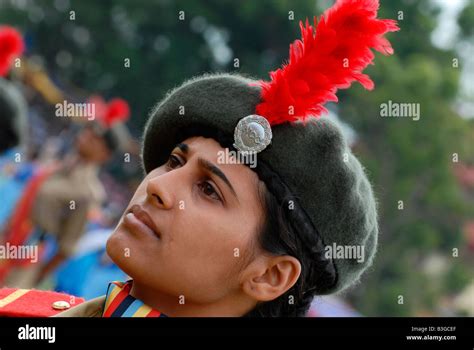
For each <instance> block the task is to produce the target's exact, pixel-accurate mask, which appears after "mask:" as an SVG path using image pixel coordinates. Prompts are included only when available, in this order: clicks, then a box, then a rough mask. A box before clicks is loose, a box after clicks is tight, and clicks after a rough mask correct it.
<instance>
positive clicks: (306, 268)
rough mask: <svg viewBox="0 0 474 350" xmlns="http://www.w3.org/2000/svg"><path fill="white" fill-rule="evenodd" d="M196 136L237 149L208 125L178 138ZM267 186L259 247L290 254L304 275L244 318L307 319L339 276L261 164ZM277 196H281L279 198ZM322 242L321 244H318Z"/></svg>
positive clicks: (188, 130)
mask: <svg viewBox="0 0 474 350" xmlns="http://www.w3.org/2000/svg"><path fill="white" fill-rule="evenodd" d="M193 136H203V137H209V138H213V139H214V140H216V141H217V142H218V143H219V144H220V145H221V147H225V148H229V149H234V148H233V146H232V141H233V140H232V139H230V138H229V136H227V135H225V134H224V133H222V132H221V131H218V130H213V129H210V128H209V127H207V126H201V125H193V126H191V127H188V128H185V129H182V130H180V131H179V133H178V135H177V139H181V140H185V139H187V138H190V137H193ZM255 171H256V173H257V175H258V177H259V179H260V180H262V181H263V182H264V183H265V185H266V186H265V187H259V197H260V200H261V203H262V206H263V208H264V212H265V220H264V223H263V226H262V228H261V232H259V235H258V238H257V241H258V243H259V245H260V247H261V248H262V249H263V250H265V251H267V252H269V253H270V254H274V255H290V256H293V257H295V258H296V259H298V261H299V262H300V264H301V274H300V277H299V278H298V280H297V281H296V283H295V284H294V285H293V287H291V288H290V289H289V290H288V291H286V292H285V293H284V294H282V295H281V296H279V297H278V298H276V299H274V300H271V301H268V302H262V303H259V304H258V305H257V306H256V307H255V308H254V309H253V310H251V311H250V312H248V313H247V314H245V315H243V316H244V317H299V316H304V315H305V314H306V313H307V311H308V309H309V307H310V305H311V302H312V300H313V298H314V296H315V295H316V294H317V292H318V291H324V290H326V289H329V288H330V287H332V285H333V283H334V281H335V279H336V276H335V271H334V270H333V269H332V268H331V267H332V262H330V261H327V260H324V259H323V253H322V252H323V243H322V240H321V239H320V237H318V236H319V235H318V233H317V231H316V230H315V229H314V228H313V227H312V224H310V223H309V222H308V220H307V219H306V218H304V213H303V209H302V208H299V207H298V208H296V210H290V208H289V207H288V205H289V201H290V200H293V201H294V202H297V200H296V198H294V197H293V195H292V194H291V192H290V191H289V189H288V188H287V187H286V186H285V185H284V184H283V183H282V182H281V180H280V179H279V177H278V176H277V175H276V174H275V173H274V172H273V171H272V170H271V169H270V168H269V167H268V166H267V165H265V164H264V163H263V162H262V161H259V162H258V165H257V168H256V169H255ZM275 194H278V196H276V195H275ZM302 235H306V236H308V235H310V236H313V237H312V241H316V243H311V244H310V245H311V247H309V246H308V244H305V241H304V240H303V239H302ZM318 239H319V241H318Z"/></svg>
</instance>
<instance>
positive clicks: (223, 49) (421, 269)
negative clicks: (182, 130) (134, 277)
mask: <svg viewBox="0 0 474 350" xmlns="http://www.w3.org/2000/svg"><path fill="white" fill-rule="evenodd" d="M331 4H332V1H323V0H320V1H316V0H304V1H303V0H296V1H295V0H293V1H288V0H265V1H230V0H225V1H217V0H198V1H173V0H152V1H145V0H135V1H126V0H102V1H91V0H45V1H39V0H37V1H35V0H0V76H1V78H0V95H1V96H0V111H1V115H0V198H1V205H0V230H1V231H0V241H1V244H2V245H3V246H6V245H7V244H11V245H34V246H37V247H39V261H38V262H36V263H31V262H30V261H27V260H25V259H7V258H3V259H0V286H6V285H8V286H14V287H22V288H32V287H35V288H44V289H55V290H57V291H63V292H67V293H70V294H74V295H77V296H82V297H85V298H86V299H90V298H93V297H96V296H99V295H102V294H104V286H106V285H107V283H108V282H109V281H111V280H124V279H125V278H126V276H125V275H124V273H123V272H121V271H120V270H119V269H118V268H117V267H116V266H115V265H114V264H113V263H112V262H111V261H110V259H109V258H108V257H107V255H106V253H105V241H106V239H107V237H108V235H109V234H110V233H111V230H112V229H113V228H114V225H115V224H116V223H117V220H118V218H119V217H120V216H121V214H122V212H123V209H124V208H125V206H126V205H127V203H128V200H129V199H130V198H131V195H132V193H133V191H134V189H135V188H136V186H137V184H138V183H139V181H140V180H141V177H142V170H141V167H140V161H139V150H140V145H139V142H140V134H141V131H142V129H143V126H144V123H145V121H146V117H147V115H148V113H149V111H150V109H151V107H152V106H153V105H154V104H155V103H156V102H157V101H158V100H159V99H160V98H161V97H163V95H164V94H165V93H166V91H167V90H169V89H170V88H172V87H174V86H176V85H177V84H178V83H180V82H182V81H183V80H185V79H187V78H189V77H192V76H194V75H197V74H201V73H203V72H208V71H212V72H216V71H227V72H229V71H230V72H234V71H235V72H239V73H242V74H249V75H251V76H253V77H257V78H261V79H266V78H267V74H268V72H269V71H271V70H274V69H276V68H277V67H278V65H279V62H282V61H284V60H285V59H287V54H288V43H290V42H292V41H293V40H294V39H296V38H297V37H299V27H298V22H299V20H304V19H305V18H307V17H308V18H312V17H313V16H314V15H319V14H320V13H322V12H323V10H324V9H325V8H327V7H329V6H330V5H331ZM380 16H381V17H382V18H393V19H397V20H398V23H399V25H400V27H401V31H400V32H399V33H397V34H396V36H395V35H393V37H392V38H391V42H392V44H393V46H394V49H395V55H394V56H392V57H390V58H389V59H385V60H378V61H377V63H376V65H375V66H373V67H370V68H369V74H370V75H371V76H372V77H373V79H374V81H375V83H376V89H375V91H374V92H372V93H367V92H366V91H364V90H363V88H362V87H360V86H356V87H354V88H352V89H350V90H344V91H341V93H340V94H339V97H340V103H339V104H337V105H335V104H330V105H329V109H330V111H331V113H330V115H329V116H326V117H329V118H335V119H337V120H339V122H340V123H341V125H342V126H343V129H344V131H345V133H346V136H347V137H348V139H349V140H350V143H351V145H352V148H353V151H354V153H356V154H357V156H358V157H360V159H361V161H362V163H363V164H364V165H365V166H366V168H367V171H368V174H369V178H370V180H371V182H372V183H373V184H374V191H375V194H376V196H377V198H378V201H379V210H380V212H379V213H380V231H381V236H380V248H379V252H378V255H377V258H376V260H375V263H374V266H373V268H371V271H370V272H369V273H367V274H366V276H365V277H364V278H363V281H362V283H361V285H360V287H358V286H356V287H355V288H353V289H351V290H350V291H349V292H347V293H344V294H343V295H341V296H337V297H323V298H316V299H315V301H314V303H313V307H312V308H311V310H310V313H309V316H357V315H366V316H430V315H433V316H460V315H469V316H474V142H473V141H474V2H473V1H469V0H464V1H463V0H455V1H451V0H449V1H448V0H444V1H443V0H397V1H388V0H385V1H384V0H382V1H381V11H380ZM65 101H67V102H68V103H78V104H82V103H88V104H90V105H93V106H94V108H95V115H96V118H95V120H93V121H90V120H87V118H84V117H83V118H80V117H79V116H73V115H62V116H61V115H58V113H57V111H58V105H57V104H64V103H65ZM388 101H393V102H396V103H416V104H418V105H419V106H420V111H421V114H420V118H419V120H414V119H412V118H383V117H381V115H380V109H381V106H382V105H383V104H385V103H388ZM63 112H64V110H63ZM71 198H72V199H71Z"/></svg>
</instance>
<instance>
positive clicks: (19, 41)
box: [0, 26, 25, 77]
mask: <svg viewBox="0 0 474 350" xmlns="http://www.w3.org/2000/svg"><path fill="white" fill-rule="evenodd" d="M24 48H25V45H24V43H23V38H22V37H21V34H20V33H19V32H18V31H17V30H16V29H14V28H12V27H10V26H2V27H0V76H2V77H3V76H5V75H7V73H8V71H9V70H10V66H11V64H12V62H13V60H14V59H15V58H16V57H18V56H20V55H21V54H22V53H23V50H24Z"/></svg>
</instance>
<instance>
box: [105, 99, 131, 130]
mask: <svg viewBox="0 0 474 350" xmlns="http://www.w3.org/2000/svg"><path fill="white" fill-rule="evenodd" d="M129 116H130V107H129V106H128V103H127V101H125V100H123V99H121V98H114V99H113V100H111V101H110V102H109V103H108V104H107V110H106V112H105V114H104V118H103V120H102V121H103V122H104V124H105V125H106V126H107V127H111V126H112V125H114V124H115V123H118V122H122V121H125V120H127V119H128V117H129Z"/></svg>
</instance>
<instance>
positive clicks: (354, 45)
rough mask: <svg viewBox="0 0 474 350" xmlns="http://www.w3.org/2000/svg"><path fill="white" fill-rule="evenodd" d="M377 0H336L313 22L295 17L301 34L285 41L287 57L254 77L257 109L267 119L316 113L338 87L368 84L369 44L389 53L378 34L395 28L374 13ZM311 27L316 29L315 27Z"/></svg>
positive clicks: (274, 122) (370, 83)
mask: <svg viewBox="0 0 474 350" xmlns="http://www.w3.org/2000/svg"><path fill="white" fill-rule="evenodd" d="M378 8H379V1H378V0H337V2H336V4H335V5H334V6H333V7H331V8H329V9H328V10H326V11H325V12H324V14H323V15H322V16H321V18H320V20H319V23H318V21H317V17H314V27H313V26H312V25H310V24H309V23H308V20H306V25H305V26H304V25H303V23H302V22H301V21H300V28H301V36H302V38H301V40H296V41H295V42H294V43H293V44H291V45H290V59H289V63H288V64H285V65H283V66H282V68H279V69H277V70H275V71H273V72H270V77H271V81H269V82H266V81H259V82H258V83H257V84H258V85H259V86H261V88H262V93H261V98H262V102H261V103H260V104H259V105H257V107H256V112H257V114H259V115H262V116H264V117H265V118H266V119H267V120H268V121H269V122H270V124H271V125H277V124H281V123H284V122H288V121H289V122H292V121H296V120H298V119H302V120H303V121H304V120H305V119H306V118H307V117H319V116H320V115H321V114H322V113H326V112H327V110H326V108H325V107H324V106H323V105H324V104H325V103H326V102H329V101H335V102H337V100H338V99H337V97H336V91H337V89H346V88H348V87H349V86H350V85H351V84H352V82H354V81H358V82H359V83H361V84H362V86H364V87H365V88H366V89H368V90H372V89H373V88H374V83H373V81H372V80H371V79H370V77H369V76H367V75H366V74H363V73H362V71H363V70H364V69H365V68H366V67H367V66H368V65H369V64H373V59H374V54H373V52H372V51H371V49H374V50H376V51H379V52H381V53H383V54H385V55H390V54H392V53H393V49H392V46H391V45H390V42H389V41H388V40H387V39H386V38H384V37H383V35H384V34H385V33H387V32H393V31H397V30H399V28H398V26H397V23H396V21H395V20H390V19H377V18H376V17H377V10H378ZM314 28H316V33H314Z"/></svg>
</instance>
